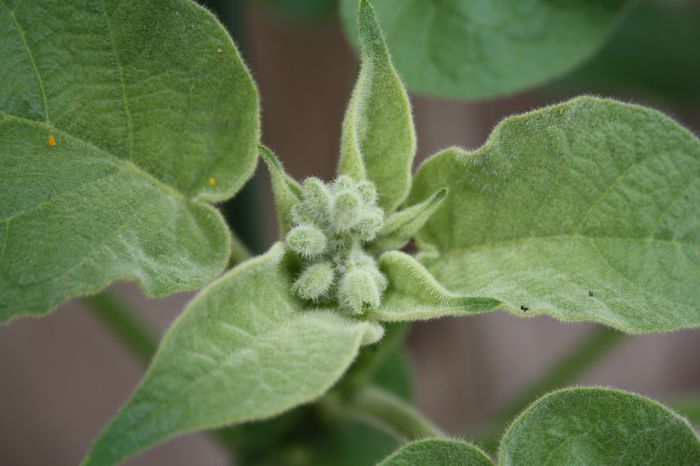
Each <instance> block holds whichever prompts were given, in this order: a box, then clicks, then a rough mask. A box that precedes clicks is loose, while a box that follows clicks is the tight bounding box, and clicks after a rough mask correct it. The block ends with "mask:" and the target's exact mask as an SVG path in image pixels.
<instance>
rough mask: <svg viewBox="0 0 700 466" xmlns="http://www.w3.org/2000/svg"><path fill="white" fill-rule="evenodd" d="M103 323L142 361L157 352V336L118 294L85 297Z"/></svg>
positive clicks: (146, 361) (145, 361) (148, 359)
mask: <svg viewBox="0 0 700 466" xmlns="http://www.w3.org/2000/svg"><path fill="white" fill-rule="evenodd" d="M83 300H84V301H85V303H87V305H88V306H90V307H91V308H92V309H93V311H94V315H96V316H97V317H98V318H99V319H100V320H101V321H102V323H103V324H105V325H106V326H107V328H109V329H110V330H111V331H112V333H114V334H115V335H116V336H117V337H119V339H120V340H121V341H122V342H123V343H124V344H125V345H126V346H127V347H128V348H129V349H130V350H131V351H132V352H133V353H134V354H135V355H136V356H138V357H139V359H141V361H142V362H144V363H148V361H150V359H151V357H152V356H153V354H154V353H155V352H156V347H157V345H158V343H157V339H156V337H155V336H154V335H153V333H152V332H151V331H149V330H148V329H147V328H146V327H145V326H144V325H143V324H142V323H141V322H139V320H138V319H137V318H136V317H135V316H134V313H133V312H132V311H131V310H130V309H129V308H128V307H127V306H126V305H125V304H124V303H122V302H121V301H120V300H119V299H118V298H117V297H116V296H114V295H113V294H111V293H109V292H104V293H102V294H98V295H96V296H89V297H86V298H83Z"/></svg>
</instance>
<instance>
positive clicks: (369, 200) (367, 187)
mask: <svg viewBox="0 0 700 466" xmlns="http://www.w3.org/2000/svg"><path fill="white" fill-rule="evenodd" d="M357 192H358V193H359V194H360V197H361V198H362V202H364V203H365V204H372V205H373V204H376V203H377V188H375V187H374V185H373V184H372V183H370V182H369V181H360V182H359V183H358V184H357Z"/></svg>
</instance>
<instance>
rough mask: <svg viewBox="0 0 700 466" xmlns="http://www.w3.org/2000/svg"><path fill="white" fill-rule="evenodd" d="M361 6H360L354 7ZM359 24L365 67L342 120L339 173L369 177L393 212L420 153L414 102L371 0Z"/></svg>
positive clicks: (362, 10) (362, 5)
mask: <svg viewBox="0 0 700 466" xmlns="http://www.w3.org/2000/svg"><path fill="white" fill-rule="evenodd" d="M355 5H357V3H355ZM354 11H357V12H358V15H357V23H355V19H354V18H356V16H355V15H353V27H355V26H354V24H357V27H358V30H359V37H360V50H361V60H362V67H361V68H360V75H359V77H358V79H357V84H356V85H355V90H354V91H353V93H352V97H351V99H350V103H349V105H348V109H347V111H346V114H345V120H344V121H343V137H342V140H341V148H340V165H339V167H338V172H339V173H340V174H346V175H350V176H352V177H353V178H355V179H358V180H360V179H365V178H366V179H369V180H370V181H372V182H373V183H374V184H375V185H376V187H377V192H378V193H379V201H378V204H379V206H380V207H381V208H382V209H384V211H385V212H392V211H393V210H394V209H396V207H398V206H399V205H400V204H401V202H403V200H404V199H405V198H406V195H407V194H408V191H409V189H410V186H411V165H412V163H413V156H414V155H415V151H416V136H415V130H414V128H413V116H412V115H411V104H410V103H409V101H408V96H407V95H406V90H405V89H404V87H403V84H402V83H401V80H400V79H399V77H398V75H397V74H396V71H395V70H394V67H393V65H392V63H391V58H390V56H389V52H388V51H387V48H386V44H385V43H384V37H383V36H382V32H381V30H380V29H379V24H378V23H377V20H376V18H375V15H374V10H373V9H372V7H371V6H370V5H369V3H368V2H367V0H362V1H361V2H360V6H359V10H354Z"/></svg>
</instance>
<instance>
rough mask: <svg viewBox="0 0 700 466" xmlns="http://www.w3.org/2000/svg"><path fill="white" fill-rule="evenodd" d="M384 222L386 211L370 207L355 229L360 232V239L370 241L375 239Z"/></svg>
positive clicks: (364, 241) (365, 241)
mask: <svg viewBox="0 0 700 466" xmlns="http://www.w3.org/2000/svg"><path fill="white" fill-rule="evenodd" d="M383 224H384V212H383V211H382V209H380V208H378V207H373V208H371V209H369V210H368V211H367V212H365V214H364V215H363V217H362V220H360V221H359V222H358V223H357V225H356V226H355V228H354V230H355V231H357V232H358V233H359V238H360V241H362V242H363V243H369V242H370V241H372V240H374V238H376V237H377V234H378V233H379V230H381V228H382V225H383Z"/></svg>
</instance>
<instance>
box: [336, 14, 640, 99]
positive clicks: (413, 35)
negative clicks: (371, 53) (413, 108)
mask: <svg viewBox="0 0 700 466" xmlns="http://www.w3.org/2000/svg"><path fill="white" fill-rule="evenodd" d="M356 1H357V0H341V16H342V18H343V22H344V25H345V29H346V31H347V32H348V34H349V36H350V38H351V40H352V41H353V42H354V41H356V38H355V36H356V33H355V30H354V26H353V25H354V11H355V10H354V8H355V5H356ZM630 3H632V2H630V1H629V0H593V1H589V0H572V1H566V2H544V1H529V2H524V1H522V0H444V1H440V2H430V1H425V0H405V1H402V2H396V1H393V0H374V1H373V4H374V6H375V8H376V10H377V16H378V17H379V21H380V23H381V25H382V27H383V29H384V32H385V34H386V38H387V42H388V44H389V49H390V50H391V52H392V53H393V56H394V61H395V63H396V68H397V69H398V70H399V72H400V73H401V76H403V78H404V79H405V80H406V84H407V86H408V88H409V89H410V90H411V91H415V92H420V93H425V94H430V95H439V96H446V97H459V98H465V99H483V98H488V97H494V96H498V95H503V94H508V93H512V92H515V91H519V90H521V89H524V88H527V87H531V86H534V85H537V84H540V83H542V82H544V81H547V80H549V79H552V78H554V77H557V76H559V75H561V74H563V73H565V72H567V71H569V70H570V69H572V68H574V67H575V66H576V65H578V64H579V63H581V62H582V61H584V60H585V59H586V58H588V57H589V56H591V55H592V54H593V53H594V52H595V51H596V49H597V48H598V47H600V45H601V44H602V43H603V42H604V40H605V38H606V36H607V35H608V33H609V32H610V31H611V29H612V28H613V26H614V25H615V24H616V23H617V21H618V20H619V19H620V18H621V17H622V14H623V12H624V11H625V9H626V6H627V5H628V4H630Z"/></svg>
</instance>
